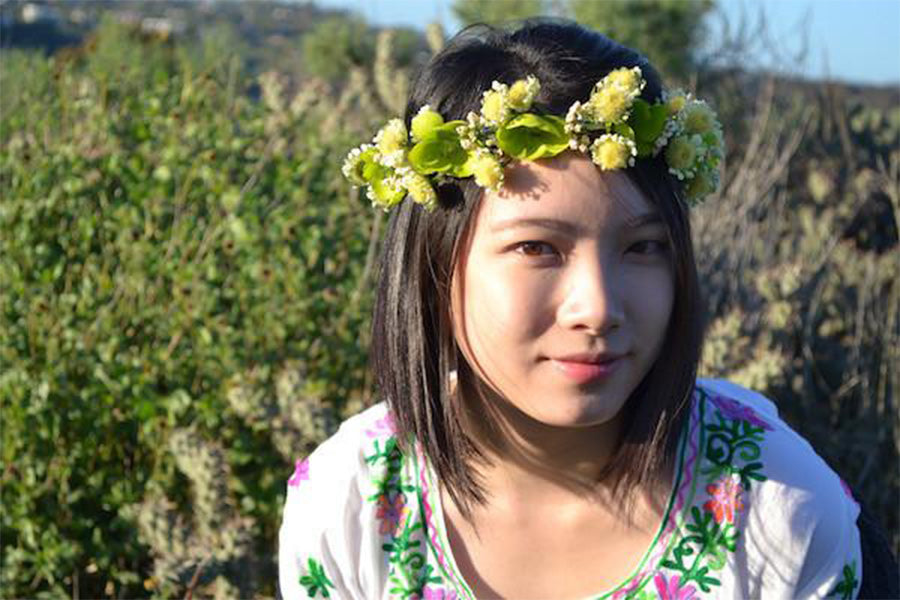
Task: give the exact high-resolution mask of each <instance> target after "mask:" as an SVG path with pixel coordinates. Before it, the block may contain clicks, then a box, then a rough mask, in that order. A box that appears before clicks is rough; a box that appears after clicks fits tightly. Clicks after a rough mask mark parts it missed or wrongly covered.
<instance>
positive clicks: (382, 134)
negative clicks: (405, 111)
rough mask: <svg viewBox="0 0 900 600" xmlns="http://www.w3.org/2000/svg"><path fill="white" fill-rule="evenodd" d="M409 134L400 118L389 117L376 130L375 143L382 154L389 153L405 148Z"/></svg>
mask: <svg viewBox="0 0 900 600" xmlns="http://www.w3.org/2000/svg"><path fill="white" fill-rule="evenodd" d="M408 139H409V134H408V133H407V132H406V125H405V124H404V123H403V120H402V119H391V120H390V121H388V122H387V124H386V125H385V126H384V127H382V128H381V129H380V130H379V131H378V135H376V136H375V145H376V146H378V151H379V152H381V154H383V155H386V156H387V155H391V154H394V153H396V152H398V151H402V150H403V149H404V148H406V142H407V141H408Z"/></svg>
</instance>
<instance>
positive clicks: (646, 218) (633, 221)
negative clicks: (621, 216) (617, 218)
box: [625, 211, 663, 229]
mask: <svg viewBox="0 0 900 600" xmlns="http://www.w3.org/2000/svg"><path fill="white" fill-rule="evenodd" d="M662 222H663V218H662V216H661V215H660V214H659V213H658V212H656V211H654V212H648V213H644V214H642V215H636V216H634V217H629V218H628V219H626V220H625V225H626V226H627V227H630V228H632V229H637V228H639V227H643V226H645V225H656V224H659V223H662Z"/></svg>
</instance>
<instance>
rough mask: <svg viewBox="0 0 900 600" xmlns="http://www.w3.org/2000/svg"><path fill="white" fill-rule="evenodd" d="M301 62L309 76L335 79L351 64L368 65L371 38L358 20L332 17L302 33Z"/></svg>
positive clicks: (371, 52)
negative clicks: (304, 33)
mask: <svg viewBox="0 0 900 600" xmlns="http://www.w3.org/2000/svg"><path fill="white" fill-rule="evenodd" d="M302 49H303V64H304V65H305V66H306V69H307V71H309V73H310V74H312V75H317V76H319V77H323V78H325V79H337V78H339V77H341V76H342V75H344V74H345V73H346V72H347V71H348V70H350V68H352V67H361V66H364V65H367V64H371V62H372V60H373V58H374V56H375V40H374V38H373V36H372V33H371V32H370V30H369V27H368V25H366V23H365V22H364V21H362V20H360V19H355V18H349V17H332V18H330V19H327V20H325V21H322V22H321V23H319V24H318V25H316V26H315V27H314V28H313V30H312V31H310V32H309V33H307V34H306V35H304V36H303V41H302Z"/></svg>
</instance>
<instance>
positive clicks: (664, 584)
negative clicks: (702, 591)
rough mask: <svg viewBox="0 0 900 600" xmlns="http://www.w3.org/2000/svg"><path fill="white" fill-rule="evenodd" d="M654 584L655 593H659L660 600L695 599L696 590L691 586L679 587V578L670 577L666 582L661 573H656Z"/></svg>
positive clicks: (676, 576)
mask: <svg viewBox="0 0 900 600" xmlns="http://www.w3.org/2000/svg"><path fill="white" fill-rule="evenodd" d="M653 583H655V584H656V591H657V592H658V593H659V598H660V600H694V599H695V598H697V589H696V588H695V587H694V586H692V585H686V586H682V585H681V577H680V576H679V575H672V577H670V578H669V580H668V581H666V576H665V575H664V574H662V573H657V574H656V577H654V578H653Z"/></svg>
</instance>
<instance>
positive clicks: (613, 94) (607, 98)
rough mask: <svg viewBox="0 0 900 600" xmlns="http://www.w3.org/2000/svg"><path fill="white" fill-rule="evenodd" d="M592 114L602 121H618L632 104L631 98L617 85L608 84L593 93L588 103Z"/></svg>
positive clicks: (594, 117)
mask: <svg viewBox="0 0 900 600" xmlns="http://www.w3.org/2000/svg"><path fill="white" fill-rule="evenodd" d="M587 106H588V107H590V108H589V110H590V113H589V114H590V115H591V116H592V117H593V119H594V120H595V121H599V122H601V123H618V122H619V121H620V120H622V118H623V117H625V115H626V113H627V112H628V108H629V107H630V106H631V98H629V97H628V95H627V94H626V93H625V92H623V91H622V90H621V89H619V88H618V87H615V86H606V87H603V88H601V89H599V90H596V91H595V92H594V93H593V94H591V99H590V101H589V102H588V104H587Z"/></svg>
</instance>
